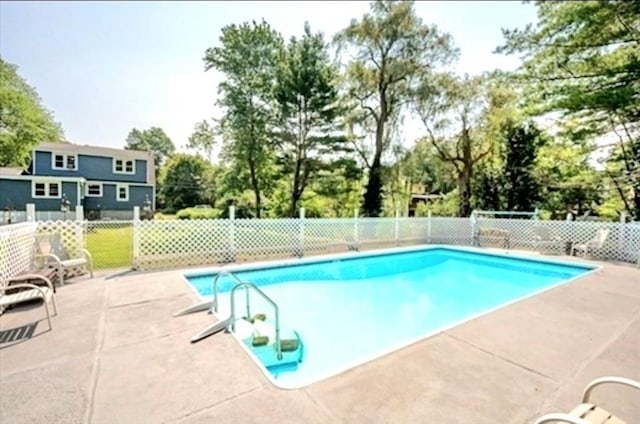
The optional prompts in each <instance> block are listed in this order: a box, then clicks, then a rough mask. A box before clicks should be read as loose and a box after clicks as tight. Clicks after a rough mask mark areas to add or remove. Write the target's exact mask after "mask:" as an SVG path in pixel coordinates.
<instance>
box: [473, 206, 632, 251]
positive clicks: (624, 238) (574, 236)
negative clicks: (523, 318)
mask: <svg viewBox="0 0 640 424" xmlns="http://www.w3.org/2000/svg"><path fill="white" fill-rule="evenodd" d="M537 226H539V227H545V228H547V229H548V230H549V233H550V235H551V237H554V238H558V239H559V240H560V242H559V243H558V244H557V245H555V246H549V247H548V248H549V250H555V251H556V253H569V251H570V249H571V244H572V243H585V242H587V241H589V240H591V239H593V238H594V236H595V235H596V233H597V232H598V230H600V229H605V228H606V229H608V230H609V234H608V236H607V239H606V241H605V243H604V245H603V246H602V248H598V249H594V250H593V251H590V254H591V255H592V256H593V257H595V258H597V259H603V260H613V261H626V262H635V261H636V260H637V257H638V254H639V253H638V252H640V225H638V224H623V223H611V222H590V221H585V222H581V221H538V220H534V219H501V218H487V217H479V218H478V219H477V222H476V229H477V228H495V229H499V230H503V231H506V232H508V234H509V242H510V247H511V248H512V249H534V247H535V233H534V228H535V227H537Z"/></svg>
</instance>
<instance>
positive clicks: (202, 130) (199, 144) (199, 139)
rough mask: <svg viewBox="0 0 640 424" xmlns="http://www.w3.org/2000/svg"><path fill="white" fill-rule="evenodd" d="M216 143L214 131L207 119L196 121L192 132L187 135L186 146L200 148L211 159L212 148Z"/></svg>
mask: <svg viewBox="0 0 640 424" xmlns="http://www.w3.org/2000/svg"><path fill="white" fill-rule="evenodd" d="M215 145H216V132H215V130H214V128H213V127H212V126H211V125H209V122H208V121H207V120H202V121H200V122H197V123H196V125H195V126H194V127H193V133H192V134H191V135H190V136H189V140H188V143H187V147H188V148H191V149H197V150H201V151H202V152H203V153H204V154H205V155H206V157H207V159H209V160H211V155H212V154H213V149H214V147H215Z"/></svg>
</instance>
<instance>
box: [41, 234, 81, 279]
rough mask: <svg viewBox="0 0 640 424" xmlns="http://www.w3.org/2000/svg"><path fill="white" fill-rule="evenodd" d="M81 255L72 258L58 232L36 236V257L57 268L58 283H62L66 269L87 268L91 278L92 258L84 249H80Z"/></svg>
mask: <svg viewBox="0 0 640 424" xmlns="http://www.w3.org/2000/svg"><path fill="white" fill-rule="evenodd" d="M80 252H81V253H82V256H80V257H76V258H72V257H70V255H69V252H68V251H67V249H66V248H65V247H64V245H63V244H62V239H61V238H60V234H59V233H50V234H38V235H37V236H36V258H39V259H40V260H42V261H43V262H44V263H45V264H46V265H51V266H53V267H54V268H56V269H57V270H58V279H59V281H60V285H64V276H65V272H66V271H67V270H71V269H88V271H89V274H90V275H91V278H93V259H92V257H91V253H89V251H88V250H86V249H80Z"/></svg>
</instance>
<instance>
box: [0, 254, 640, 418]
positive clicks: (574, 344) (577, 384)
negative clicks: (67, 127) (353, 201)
mask: <svg viewBox="0 0 640 424" xmlns="http://www.w3.org/2000/svg"><path fill="white" fill-rule="evenodd" d="M600 265H602V268H601V269H600V270H598V271H596V272H595V273H593V274H591V275H588V276H586V277H583V278H579V279H577V280H575V281H573V282H570V283H568V284H565V285H562V286H560V287H556V288H554V289H552V290H549V291H547V292H545V293H542V294H540V295H537V296H534V297H531V298H528V299H525V300H523V301H521V302H517V303H515V304H512V305H510V306H507V307H505V308H502V309H500V310H498V311H495V312H492V313H490V314H488V315H485V316H482V317H480V318H477V319H475V320H472V321H469V322H467V323H465V324H463V325H460V326H458V327H455V328H453V329H450V330H448V331H445V332H443V333H440V334H438V335H436V336H433V337H431V338H429V339H426V340H423V341H420V342H418V343H415V344H413V345H411V346H408V347H406V348H404V349H401V350H398V351H396V352H394V353H392V354H389V355H386V356H384V357H382V358H379V359H377V360H374V361H372V362H369V363H366V364H364V365H362V366H359V367H356V368H353V369H351V370H349V371H347V372H345V373H342V374H340V375H337V376H334V377H331V378H329V379H327V380H323V381H320V382H318V383H315V384H313V385H310V386H307V387H304V388H302V389H296V390H281V389H278V388H275V387H274V386H272V385H271V383H269V382H268V381H267V379H266V377H265V376H264V375H263V374H262V372H261V371H260V370H259V369H258V368H257V366H256V365H255V364H254V363H253V362H252V360H251V359H250V358H249V357H247V355H246V354H245V353H244V351H243V350H242V348H241V347H240V346H239V345H238V344H237V342H236V341H235V340H234V339H233V338H232V337H231V336H230V335H227V334H217V335H215V336H212V337H209V338H208V339H205V340H203V341H201V342H199V343H196V344H190V343H189V338H190V337H191V336H192V335H193V334H195V333H196V332H197V331H199V330H200V329H202V328H203V327H204V326H205V325H207V324H209V323H210V322H211V320H212V317H211V316H210V315H207V314H206V313H198V314H192V315H187V316H183V317H178V318H173V317H172V316H171V314H172V313H173V312H175V311H177V310H179V309H182V308H183V307H186V306H188V305H190V304H192V303H194V302H195V301H196V300H197V299H196V296H195V295H194V294H193V292H192V291H191V290H190V289H189V288H188V287H187V286H186V284H185V283H184V282H183V280H182V277H181V275H182V271H164V272H148V273H142V272H140V273H124V274H120V275H112V276H109V275H102V276H98V277H97V278H94V279H91V280H89V279H87V278H78V279H76V280H75V282H73V283H72V284H69V285H65V286H64V287H61V288H59V290H58V294H57V297H56V299H57V301H58V310H59V315H58V316H56V317H54V318H53V324H54V330H53V331H48V327H47V323H46V320H44V321H42V319H43V317H44V311H43V309H42V307H41V306H37V307H36V306H25V307H22V308H20V309H16V310H12V311H8V312H6V313H5V314H3V315H2V316H0V328H1V329H2V330H8V329H11V328H15V327H19V326H23V325H25V324H28V323H30V322H35V321H36V320H41V321H40V322H38V325H37V328H36V330H35V333H34V335H33V336H32V337H31V338H29V339H25V340H22V341H18V342H13V343H0V422H2V423H88V422H91V423H165V422H166V423H205V422H206V423H216V424H218V423H355V422H372V423H389V422H402V423H414V422H416V423H437V422H448V423H531V422H533V421H534V420H535V419H536V418H537V417H539V416H540V415H543V414H545V413H549V412H568V411H569V410H570V409H572V408H573V406H575V405H577V404H578V403H579V400H580V397H581V394H582V390H583V388H584V386H585V385H586V384H587V383H588V382H589V381H591V380H592V379H594V378H597V377H601V376H604V375H619V376H625V377H629V378H633V379H636V380H640V269H638V268H635V267H633V266H630V265H615V264H609V263H600ZM592 399H593V400H594V401H595V402H597V403H600V404H602V405H603V406H604V407H606V408H607V409H609V410H610V411H612V412H615V413H617V414H618V415H619V416H620V417H622V418H625V419H626V420H627V421H628V422H630V423H632V422H640V393H638V392H637V391H633V390H631V389H626V388H622V387H615V386H611V387H607V386H604V387H601V388H598V389H596V390H595V391H594V393H593V395H592Z"/></svg>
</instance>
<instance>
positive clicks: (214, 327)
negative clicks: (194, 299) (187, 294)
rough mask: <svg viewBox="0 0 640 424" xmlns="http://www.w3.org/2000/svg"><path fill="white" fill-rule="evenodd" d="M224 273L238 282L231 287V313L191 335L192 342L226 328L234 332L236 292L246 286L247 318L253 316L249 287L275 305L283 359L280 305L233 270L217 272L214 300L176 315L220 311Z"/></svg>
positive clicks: (183, 310) (192, 306)
mask: <svg viewBox="0 0 640 424" xmlns="http://www.w3.org/2000/svg"><path fill="white" fill-rule="evenodd" d="M223 275H227V276H229V277H231V278H233V279H234V280H235V281H236V284H235V285H234V286H233V288H232V289H231V299H230V302H231V315H230V316H229V317H228V318H226V319H222V320H220V321H218V322H215V323H213V324H211V325H208V326H207V327H205V328H204V329H203V330H201V331H200V332H199V333H197V334H196V335H194V336H193V337H191V343H195V342H197V341H200V340H202V339H204V338H205V337H208V336H211V335H213V334H215V333H218V332H220V331H222V330H226V331H227V332H232V331H235V324H236V311H235V294H236V291H237V290H238V289H240V288H244V289H245V295H246V301H245V303H246V306H247V315H246V316H247V318H250V317H251V302H250V297H249V289H254V290H255V291H256V292H257V293H258V294H259V295H260V296H262V298H263V299H265V300H266V301H267V303H269V304H270V305H271V306H273V309H274V311H275V326H276V328H275V332H276V352H277V355H278V360H280V359H282V346H280V311H279V308H278V305H277V304H276V303H275V302H274V301H273V300H272V299H271V298H270V297H269V296H267V295H266V294H265V293H264V292H263V291H262V290H260V289H259V288H258V287H257V286H256V285H255V284H253V283H248V282H245V281H242V280H240V279H239V278H238V277H237V276H236V275H235V274H233V273H232V272H229V271H223V272H220V273H218V274H216V277H215V278H214V279H213V300H207V301H205V302H200V303H197V304H195V305H191V306H189V307H187V308H185V309H182V310H180V311H178V312H176V313H174V314H173V316H174V317H178V316H182V315H187V314H191V313H194V312H201V311H206V310H209V313H214V312H215V313H217V312H218V280H219V279H220V277H221V276H223Z"/></svg>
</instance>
